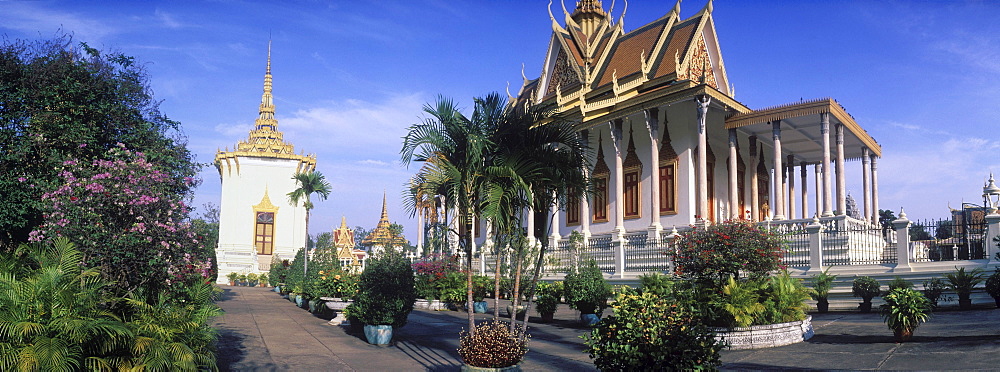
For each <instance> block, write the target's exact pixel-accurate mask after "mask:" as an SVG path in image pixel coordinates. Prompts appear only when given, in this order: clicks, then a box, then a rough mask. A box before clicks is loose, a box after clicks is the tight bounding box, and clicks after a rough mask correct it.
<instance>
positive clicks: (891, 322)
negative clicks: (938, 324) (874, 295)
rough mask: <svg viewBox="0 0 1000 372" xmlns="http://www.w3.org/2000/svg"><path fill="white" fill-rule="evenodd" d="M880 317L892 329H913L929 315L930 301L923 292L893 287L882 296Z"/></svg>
mask: <svg viewBox="0 0 1000 372" xmlns="http://www.w3.org/2000/svg"><path fill="white" fill-rule="evenodd" d="M882 300H883V301H885V303H884V304H882V306H880V307H879V310H880V313H881V314H882V319H884V320H885V324H886V325H887V326H889V329H891V330H893V331H913V330H914V329H916V328H917V326H919V325H920V323H922V322H926V321H927V318H929V317H930V312H931V303H930V301H929V300H927V298H926V297H924V295H923V294H921V293H920V292H917V291H915V290H913V289H910V288H895V289H893V290H891V291H889V293H888V294H886V295H885V296H883V297H882Z"/></svg>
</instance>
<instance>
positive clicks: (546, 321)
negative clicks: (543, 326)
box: [540, 313, 556, 323]
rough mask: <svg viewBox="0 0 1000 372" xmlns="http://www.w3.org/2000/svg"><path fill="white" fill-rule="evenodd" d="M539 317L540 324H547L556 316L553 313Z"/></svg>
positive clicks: (542, 314)
mask: <svg viewBox="0 0 1000 372" xmlns="http://www.w3.org/2000/svg"><path fill="white" fill-rule="evenodd" d="M540 315H541V316H542V322H544V323H549V322H551V321H552V319H553V318H554V317H555V315H556V314H555V313H541V314H540Z"/></svg>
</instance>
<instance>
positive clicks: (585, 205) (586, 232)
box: [580, 130, 592, 240]
mask: <svg viewBox="0 0 1000 372" xmlns="http://www.w3.org/2000/svg"><path fill="white" fill-rule="evenodd" d="M580 137H581V138H582V139H583V145H584V148H590V131H586V130H584V131H581V132H580ZM583 174H584V175H585V176H586V177H587V179H590V169H588V168H587V167H586V166H584V167H583ZM580 213H581V214H582V216H580V230H581V231H580V232H581V233H583V238H584V239H585V240H586V239H589V238H590V219H591V218H592V217H591V215H590V201H589V200H587V193H583V196H582V197H580Z"/></svg>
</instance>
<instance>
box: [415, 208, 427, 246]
mask: <svg viewBox="0 0 1000 372" xmlns="http://www.w3.org/2000/svg"><path fill="white" fill-rule="evenodd" d="M424 213H427V209H426V208H423V207H418V208H417V254H419V255H423V254H424Z"/></svg>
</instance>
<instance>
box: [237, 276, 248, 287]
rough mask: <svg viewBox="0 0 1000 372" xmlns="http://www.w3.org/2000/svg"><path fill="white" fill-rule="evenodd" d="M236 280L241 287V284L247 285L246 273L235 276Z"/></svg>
mask: <svg viewBox="0 0 1000 372" xmlns="http://www.w3.org/2000/svg"><path fill="white" fill-rule="evenodd" d="M236 282H237V283H239V284H240V286H241V287H242V286H246V285H247V274H240V275H239V276H237V277H236Z"/></svg>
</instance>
